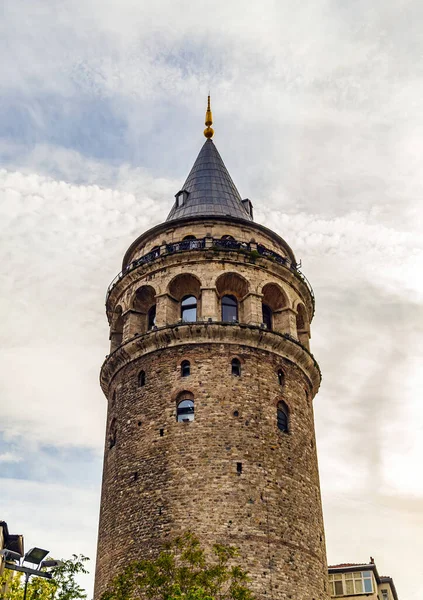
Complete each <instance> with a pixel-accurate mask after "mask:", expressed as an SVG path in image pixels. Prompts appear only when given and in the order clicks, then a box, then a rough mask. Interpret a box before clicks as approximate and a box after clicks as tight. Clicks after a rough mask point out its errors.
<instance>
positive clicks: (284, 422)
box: [277, 402, 289, 433]
mask: <svg viewBox="0 0 423 600" xmlns="http://www.w3.org/2000/svg"><path fill="white" fill-rule="evenodd" d="M277 420H278V429H280V430H281V431H284V432H285V433H288V430H289V429H288V425H289V423H288V407H287V405H286V404H285V402H279V403H278V411H277Z"/></svg>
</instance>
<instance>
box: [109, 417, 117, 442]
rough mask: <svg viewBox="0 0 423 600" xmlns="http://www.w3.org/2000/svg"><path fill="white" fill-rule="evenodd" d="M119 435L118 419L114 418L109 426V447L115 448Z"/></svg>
mask: <svg viewBox="0 0 423 600" xmlns="http://www.w3.org/2000/svg"><path fill="white" fill-rule="evenodd" d="M116 437H117V425H116V419H112V421H111V423H110V427H109V448H113V446H115V445H116Z"/></svg>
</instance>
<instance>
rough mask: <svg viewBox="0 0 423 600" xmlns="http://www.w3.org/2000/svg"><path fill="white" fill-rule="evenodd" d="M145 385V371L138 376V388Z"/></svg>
mask: <svg viewBox="0 0 423 600" xmlns="http://www.w3.org/2000/svg"><path fill="white" fill-rule="evenodd" d="M143 385H145V371H140V372H139V374H138V386H139V387H143Z"/></svg>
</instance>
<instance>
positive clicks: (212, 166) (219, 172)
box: [166, 139, 252, 221]
mask: <svg viewBox="0 0 423 600" xmlns="http://www.w3.org/2000/svg"><path fill="white" fill-rule="evenodd" d="M181 189H182V190H185V191H186V192H188V196H187V197H186V199H185V201H184V203H183V204H182V205H181V206H177V202H175V204H174V205H173V207H172V210H171V211H170V213H169V215H168V217H167V219H166V221H174V220H175V219H183V218H184V217H198V216H202V215H204V216H212V215H220V216H225V215H227V216H230V217H238V218H239V219H245V220H247V221H252V218H251V216H250V215H249V213H248V212H247V210H246V209H245V208H244V205H243V204H242V203H241V196H240V195H239V192H238V190H237V189H236V187H235V184H234V182H233V181H232V179H231V176H230V175H229V173H228V170H227V169H226V167H225V165H224V162H223V160H222V159H221V157H220V154H219V152H218V151H217V149H216V146H215V145H214V143H213V142H212V140H211V139H208V140H206V141H205V143H204V145H203V147H202V148H201V150H200V153H199V155H198V157H197V160H196V161H195V163H194V166H193V167H192V169H191V172H190V174H189V175H188V178H187V180H186V182H185V183H184V185H183V186H182V188H181Z"/></svg>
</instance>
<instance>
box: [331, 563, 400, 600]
mask: <svg viewBox="0 0 423 600" xmlns="http://www.w3.org/2000/svg"><path fill="white" fill-rule="evenodd" d="M329 586H330V595H331V597H332V598H344V599H348V598H351V599H353V598H356V597H357V596H363V595H365V596H366V598H368V600H398V595H397V590H396V589H395V585H394V582H393V579H392V577H383V576H380V575H379V573H378V570H377V568H376V565H375V563H374V561H373V559H372V558H370V562H369V563H367V564H366V563H365V564H352V563H346V564H341V565H333V566H330V567H329Z"/></svg>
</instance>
